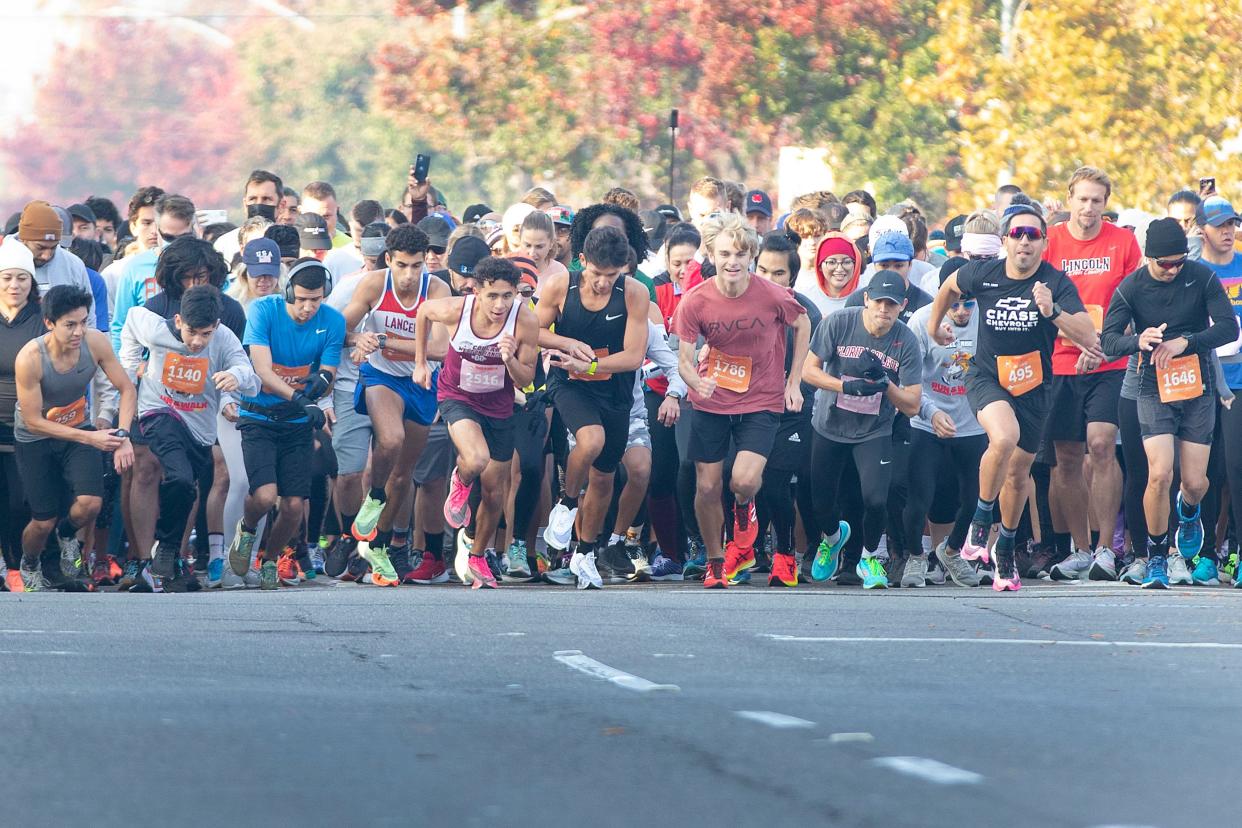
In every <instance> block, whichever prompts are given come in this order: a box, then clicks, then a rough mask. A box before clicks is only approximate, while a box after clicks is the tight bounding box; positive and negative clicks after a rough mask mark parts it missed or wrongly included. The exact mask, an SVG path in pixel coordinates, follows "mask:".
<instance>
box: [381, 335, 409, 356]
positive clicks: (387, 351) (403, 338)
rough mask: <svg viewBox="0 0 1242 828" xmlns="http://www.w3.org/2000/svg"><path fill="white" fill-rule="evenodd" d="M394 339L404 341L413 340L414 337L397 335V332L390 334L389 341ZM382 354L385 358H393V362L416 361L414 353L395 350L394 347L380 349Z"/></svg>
mask: <svg viewBox="0 0 1242 828" xmlns="http://www.w3.org/2000/svg"><path fill="white" fill-rule="evenodd" d="M394 339H397V340H400V341H402V342H410V341H412V339H411V338H410V337H408V336H397V335H396V334H388V341H389V342H391V341H393V340H394ZM380 356H382V357H384V359H388V360H392V361H393V362H413V361H414V355H413V354H403V353H401V352H400V351H394V350H393V349H392V348H385V349H384V350H382V351H380Z"/></svg>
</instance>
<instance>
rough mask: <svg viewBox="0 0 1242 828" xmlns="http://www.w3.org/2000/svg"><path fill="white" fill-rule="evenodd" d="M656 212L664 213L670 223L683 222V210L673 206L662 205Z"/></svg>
mask: <svg viewBox="0 0 1242 828" xmlns="http://www.w3.org/2000/svg"><path fill="white" fill-rule="evenodd" d="M656 212H657V213H662V214H663V215H664V217H665V218H666V219H668V220H669V221H681V210H678V209H677V207H675V206H674V205H672V204H661V205H660V206H659V207H657V208H656Z"/></svg>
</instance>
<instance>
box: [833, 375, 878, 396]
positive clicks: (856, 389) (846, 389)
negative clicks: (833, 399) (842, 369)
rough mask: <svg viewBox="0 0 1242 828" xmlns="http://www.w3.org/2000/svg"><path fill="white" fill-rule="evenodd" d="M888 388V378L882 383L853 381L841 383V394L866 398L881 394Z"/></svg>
mask: <svg viewBox="0 0 1242 828" xmlns="http://www.w3.org/2000/svg"><path fill="white" fill-rule="evenodd" d="M886 388H888V379H887V378H885V379H884V380H882V381H873V380H865V379H852V380H846V381H845V382H843V383H841V393H842V394H848V395H849V396H851V397H866V396H868V395H870V394H879V393H880V392H881V391H883V390H884V389H886Z"/></svg>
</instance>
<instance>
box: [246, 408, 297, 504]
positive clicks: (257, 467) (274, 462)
mask: <svg viewBox="0 0 1242 828" xmlns="http://www.w3.org/2000/svg"><path fill="white" fill-rule="evenodd" d="M237 429H238V431H240V432H241V438H242V459H243V460H244V461H245V463H246V476H247V477H248V478H249V479H250V493H251V494H254V493H255V492H256V491H257V490H258V489H259V487H260V486H268V485H271V484H272V483H275V484H276V493H277V494H279V495H280V496H281V497H310V493H311V453H312V452H313V451H314V443H313V441H312V439H311V436H312V433H311V427H310V423H271V422H267V421H265V420H256V419H255V418H254V417H242V418H241V422H239V423H238V424H237Z"/></svg>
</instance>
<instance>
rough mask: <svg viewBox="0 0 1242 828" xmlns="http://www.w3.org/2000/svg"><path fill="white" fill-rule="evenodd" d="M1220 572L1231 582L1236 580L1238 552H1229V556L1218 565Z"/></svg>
mask: <svg viewBox="0 0 1242 828" xmlns="http://www.w3.org/2000/svg"><path fill="white" fill-rule="evenodd" d="M1220 571H1221V574H1223V575H1224V576H1225V577H1226V578H1228V579H1229V580H1231V581H1233V582H1235V583H1236V582H1237V580H1238V553H1237V552H1230V553H1229V557H1228V558H1226V559H1225V562H1224V563H1223V564H1221V567H1220Z"/></svg>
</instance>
